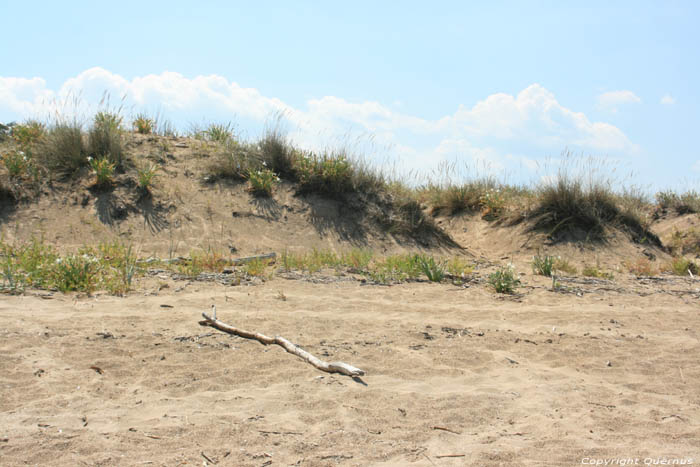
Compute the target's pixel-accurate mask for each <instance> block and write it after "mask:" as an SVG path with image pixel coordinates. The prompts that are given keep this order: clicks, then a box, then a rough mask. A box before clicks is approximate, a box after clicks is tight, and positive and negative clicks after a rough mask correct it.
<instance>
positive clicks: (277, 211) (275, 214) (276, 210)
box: [250, 196, 282, 222]
mask: <svg viewBox="0 0 700 467" xmlns="http://www.w3.org/2000/svg"><path fill="white" fill-rule="evenodd" d="M250 203H251V204H253V205H254V206H255V212H256V213H257V214H258V216H257V217H261V218H263V219H265V220H266V221H268V222H272V221H278V220H279V219H280V217H282V208H281V207H280V205H279V204H278V203H277V201H275V200H274V199H272V198H262V197H258V196H256V197H254V198H253V199H252V200H251V201H250Z"/></svg>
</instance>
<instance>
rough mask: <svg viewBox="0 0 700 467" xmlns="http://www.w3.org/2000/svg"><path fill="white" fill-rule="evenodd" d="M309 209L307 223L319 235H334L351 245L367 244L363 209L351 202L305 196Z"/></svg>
mask: <svg viewBox="0 0 700 467" xmlns="http://www.w3.org/2000/svg"><path fill="white" fill-rule="evenodd" d="M304 199H305V201H306V202H307V206H308V207H309V211H310V213H309V221H310V222H311V225H313V227H314V228H315V229H316V230H317V231H318V233H320V234H321V235H325V234H327V233H329V232H334V233H336V234H337V235H338V236H339V237H340V238H341V239H342V240H344V241H347V242H349V243H352V244H353V245H357V246H360V245H365V244H367V242H368V232H367V229H366V227H365V226H364V217H365V213H364V209H362V207H360V206H356V205H354V204H353V203H351V202H347V201H339V200H334V199H326V198H321V197H318V196H315V195H307V196H306V197H305V198H304Z"/></svg>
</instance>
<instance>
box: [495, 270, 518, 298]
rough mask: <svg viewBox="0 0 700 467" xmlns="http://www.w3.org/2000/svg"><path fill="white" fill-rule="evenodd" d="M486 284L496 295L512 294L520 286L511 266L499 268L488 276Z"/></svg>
mask: <svg viewBox="0 0 700 467" xmlns="http://www.w3.org/2000/svg"><path fill="white" fill-rule="evenodd" d="M488 283H489V285H490V286H491V287H493V289H494V290H495V291H496V292H498V293H507V294H512V293H513V292H515V289H516V288H517V287H518V286H519V285H520V279H518V278H517V275H516V274H515V270H514V268H513V266H512V265H508V266H506V267H501V268H499V269H497V270H496V271H495V272H493V273H491V274H489V279H488Z"/></svg>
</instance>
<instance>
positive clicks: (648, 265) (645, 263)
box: [583, 258, 659, 277]
mask: <svg viewBox="0 0 700 467" xmlns="http://www.w3.org/2000/svg"><path fill="white" fill-rule="evenodd" d="M624 265H625V266H626V267H627V270H628V271H629V272H631V273H632V274H634V275H636V276H655V275H657V274H658V272H659V271H658V269H657V268H655V267H654V265H653V264H652V262H651V261H650V260H649V259H648V258H638V259H637V260H636V261H634V262H631V263H624ZM583 274H584V275H586V269H584V270H583ZM595 277H597V276H595Z"/></svg>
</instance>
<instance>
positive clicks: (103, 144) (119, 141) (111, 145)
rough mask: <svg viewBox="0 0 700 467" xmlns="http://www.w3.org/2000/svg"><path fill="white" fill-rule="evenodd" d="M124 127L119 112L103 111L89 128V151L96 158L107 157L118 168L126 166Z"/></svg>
mask: <svg viewBox="0 0 700 467" xmlns="http://www.w3.org/2000/svg"><path fill="white" fill-rule="evenodd" d="M123 139H124V129H123V127H122V117H121V116H120V115H119V114H118V113H114V112H107V111H101V112H97V113H96V114H95V116H94V118H93V122H92V127H91V128H90V129H89V130H88V152H89V153H90V155H91V156H92V157H94V158H96V159H99V158H107V159H109V161H110V162H111V163H113V164H114V165H115V168H116V169H117V170H122V169H123V168H124V140H123Z"/></svg>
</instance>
